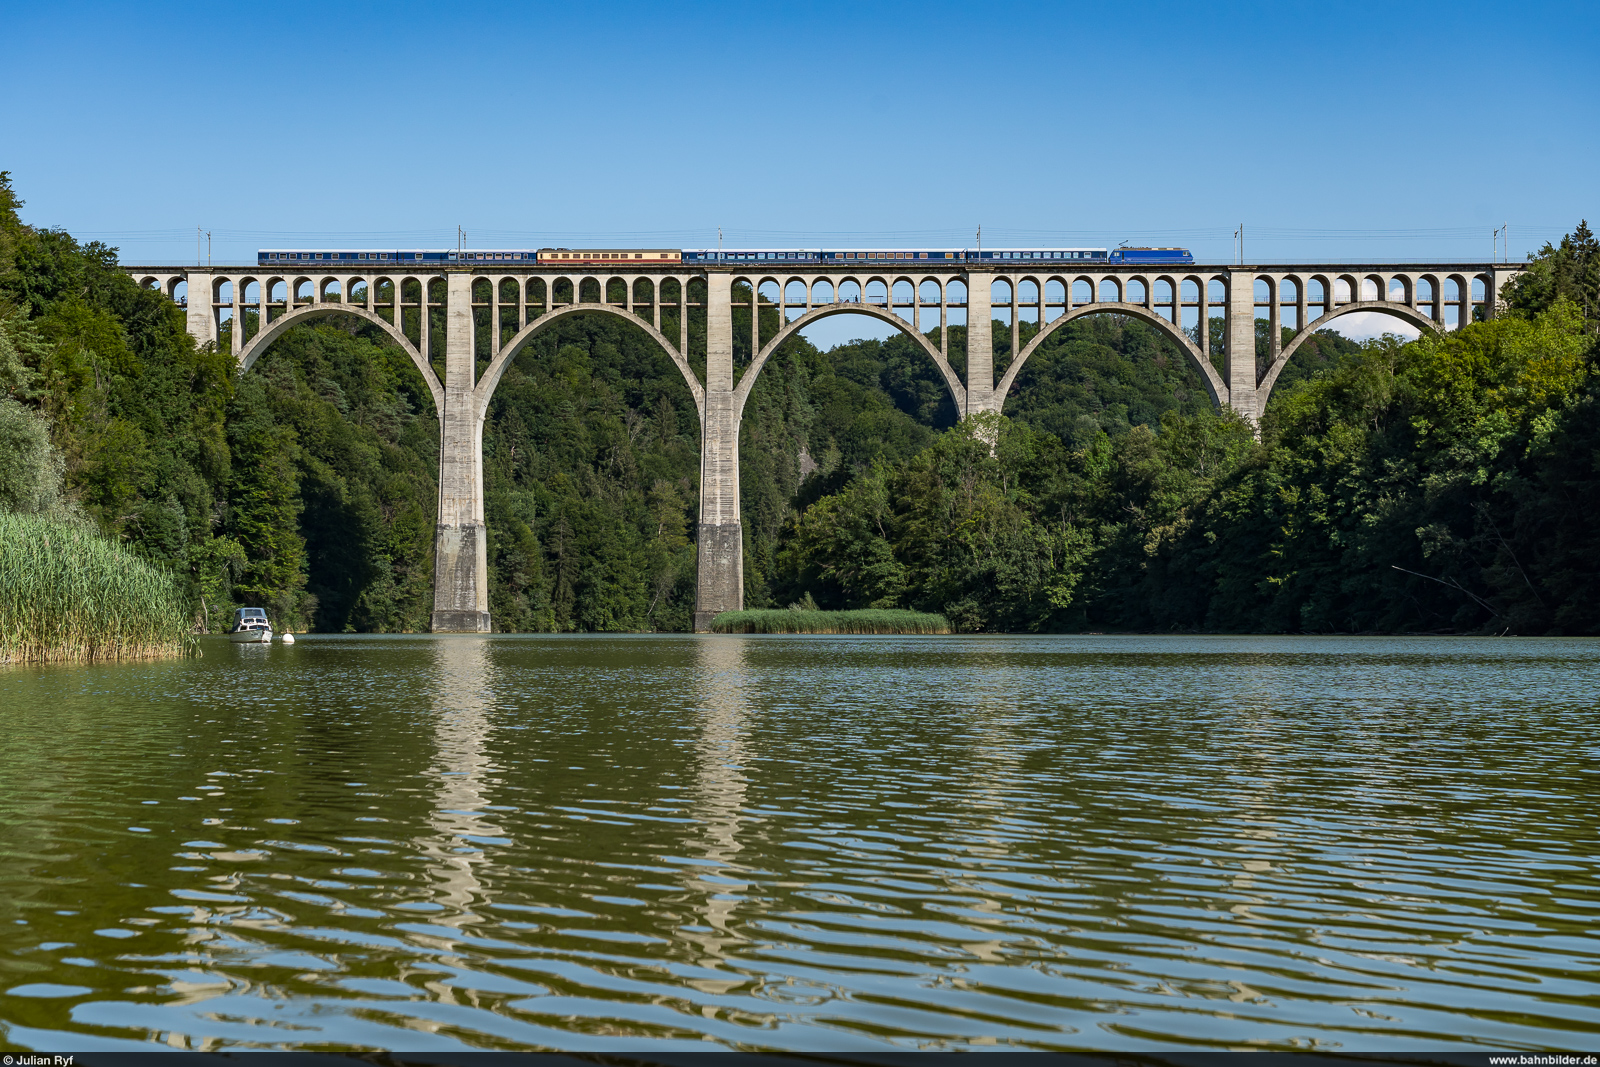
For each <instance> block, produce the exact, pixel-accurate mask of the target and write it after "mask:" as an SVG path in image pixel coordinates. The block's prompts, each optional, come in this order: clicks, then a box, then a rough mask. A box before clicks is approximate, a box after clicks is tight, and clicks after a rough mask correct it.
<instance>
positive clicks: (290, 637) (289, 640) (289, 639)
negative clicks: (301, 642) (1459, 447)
mask: <svg viewBox="0 0 1600 1067" xmlns="http://www.w3.org/2000/svg"><path fill="white" fill-rule="evenodd" d="M283 643H284V644H286V645H292V644H294V634H284V635H283Z"/></svg>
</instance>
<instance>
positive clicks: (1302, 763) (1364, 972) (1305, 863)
mask: <svg viewBox="0 0 1600 1067" xmlns="http://www.w3.org/2000/svg"><path fill="white" fill-rule="evenodd" d="M204 648H205V655H204V657H203V658H201V659H196V660H189V661H183V662H175V663H163V664H155V665H121V666H105V667H92V668H85V667H53V668H46V669H40V668H32V669H9V670H5V669H0V770H3V773H4V782H5V788H4V791H3V795H0V813H3V814H0V819H3V821H0V834H3V836H0V968H3V969H0V1041H3V1044H4V1045H5V1046H8V1047H9V1048H11V1049H18V1048H32V1049H37V1050H49V1051H66V1050H93V1049H114V1048H127V1049H130V1050H139V1049H150V1048H152V1047H159V1045H152V1042H154V1043H159V1044H165V1045H170V1046H174V1047H188V1048H229V1047H281V1048H320V1049H373V1048H386V1049H398V1050H409V1051H424V1050H441V1051H442V1050H452V1049H454V1050H461V1049H468V1048H472V1049H504V1048H553V1049H570V1050H592V1051H601V1052H616V1053H639V1052H669V1051H688V1050H705V1049H707V1048H708V1047H714V1046H716V1045H720V1046H726V1047H738V1048H751V1049H758V1048H759V1049H788V1050H815V1051H821V1050H835V1051H837V1050H873V1049H877V1050H886V1051H887V1050H896V1049H899V1050H913V1049H927V1048H938V1049H961V1048H983V1047H1020V1048H1033V1049H1106V1050H1110V1049H1118V1050H1149V1051H1156V1050H1170V1049H1177V1048H1183V1049H1205V1048H1244V1047H1263V1046H1265V1047H1279V1048H1302V1049H1309V1048H1328V1049H1341V1050H1345V1051H1358V1050H1377V1051H1406V1050H1425V1049H1442V1048H1445V1047H1460V1046H1474V1045H1476V1046H1488V1047H1541V1048H1558V1049H1567V1050H1578V1049H1594V1048H1595V1047H1596V1046H1600V840H1597V838H1600V777H1597V774H1596V767H1597V759H1596V758H1597V756H1600V643H1596V642H1584V641H1540V640H1502V641H1495V640H1452V639H1417V640H1405V639H1333V640H1323V639H1310V638H1283V639H1276V638H1273V639H1262V638H1118V637H1071V638H1028V637H974V638H962V637H949V638H942V637H941V638H929V637H922V638H894V637H884V638H834V637H818V638H773V637H701V638H690V637H587V638H548V637H495V638H476V637H437V638H436V637H381V638H363V637H317V636H311V637H307V638H304V639H303V640H302V641H301V642H300V643H299V644H297V645H295V646H293V647H282V646H276V645H275V646H272V647H266V648H263V647H243V646H234V645H229V644H227V643H226V642H222V641H208V642H207V643H206V644H205V646H204ZM708 1042H709V1043H713V1044H712V1045H708Z"/></svg>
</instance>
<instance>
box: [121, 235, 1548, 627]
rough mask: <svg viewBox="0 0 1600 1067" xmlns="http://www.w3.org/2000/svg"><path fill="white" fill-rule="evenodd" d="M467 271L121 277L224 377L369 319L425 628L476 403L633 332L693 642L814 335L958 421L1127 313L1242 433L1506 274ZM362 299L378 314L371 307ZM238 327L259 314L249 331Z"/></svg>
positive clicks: (476, 503)
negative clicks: (1377, 340)
mask: <svg viewBox="0 0 1600 1067" xmlns="http://www.w3.org/2000/svg"><path fill="white" fill-rule="evenodd" d="M476 255H477V256H478V258H476V259H473V260H472V261H470V262H460V263H452V264H450V265H448V266H446V267H443V268H442V269H441V268H436V267H433V266H431V265H430V267H428V268H427V269H422V268H421V265H419V266H418V268H417V269H415V270H407V269H405V267H404V265H403V264H399V263H392V262H391V263H384V264H382V265H381V266H380V265H379V264H373V267H372V269H371V270H370V271H366V272H357V271H352V270H350V269H349V268H350V266H352V265H351V264H347V263H341V264H339V265H338V267H337V268H335V266H334V264H332V263H329V264H326V265H325V269H318V266H317V264H316V263H314V262H305V263H297V264H294V265H288V264H273V265H270V266H260V267H204V268H201V267H137V266H134V267H124V268H123V269H124V270H125V271H126V272H127V273H129V274H130V275H132V276H133V277H134V279H135V280H136V281H138V282H139V283H140V284H142V285H144V286H147V287H151V288H158V289H160V290H162V291H163V292H165V293H166V294H167V295H168V296H170V297H173V298H174V299H181V300H183V301H184V302H185V303H186V305H187V309H188V310H187V314H188V328H189V332H190V333H191V334H192V335H193V336H194V337H195V340H196V341H197V342H198V343H201V344H208V343H210V344H215V343H217V342H218V341H219V339H220V338H221V336H222V332H223V323H224V322H225V321H227V322H231V323H234V324H239V323H243V324H245V326H246V328H245V329H238V328H233V327H232V326H230V327H229V329H228V331H227V332H228V336H229V338H230V343H231V346H232V350H233V354H234V355H235V356H236V357H237V359H238V364H239V371H240V373H243V372H245V371H247V370H249V369H250V366H251V365H252V364H253V363H255V361H256V360H257V359H259V358H260V356H261V354H262V353H263V352H264V351H265V350H266V349H267V347H268V346H269V345H271V344H272V342H273V341H274V340H275V339H276V338H277V337H278V336H279V335H280V334H282V333H283V332H284V331H285V330H287V329H288V328H289V327H291V326H293V325H295V324H296V323H299V322H305V321H309V320H312V319H316V318H320V317H324V316H329V315H346V316H354V317H356V318H360V319H365V320H366V321H368V322H371V323H372V324H374V325H375V326H377V327H379V328H380V329H382V330H383V331H384V332H385V333H386V334H388V335H389V337H390V338H391V339H392V340H393V341H394V343H395V344H396V345H397V346H399V347H400V348H402V349H403V350H404V351H405V352H406V354H407V355H409V356H410V357H411V361H412V362H413V363H414V364H416V367H417V371H418V372H419V373H420V374H421V375H422V378H423V380H424V381H425V382H427V385H428V389H429V390H430V392H431V393H432V394H433V402H434V407H435V409H436V411H437V412H438V415H439V426H440V464H439V513H438V527H437V537H436V542H435V543H436V555H435V566H434V610H433V618H432V625H433V629H434V631H436V632H467V633H484V632H488V631H489V630H490V618H489V589H488V560H487V545H486V537H485V529H484V512H483V501H484V494H483V424H484V419H485V417H486V415H487V413H488V410H489V400H490V397H491V396H492V395H493V394H494V390H495V386H496V385H497V384H498V383H499V381H500V378H501V376H502V374H504V372H505V369H506V367H507V366H509V364H510V362H511V361H512V360H513V359H515V358H516V356H517V354H518V352H520V351H521V350H522V349H523V348H524V347H525V346H526V345H527V344H528V342H529V341H531V340H532V339H533V338H534V337H535V336H536V335H537V334H539V333H540V332H541V331H543V330H545V329H547V328H548V327H550V326H551V325H552V324H554V323H556V322H558V321H559V320H561V319H562V318H565V317H567V316H569V315H576V314H604V315H613V316H617V317H619V318H621V319H624V320H626V321H627V322H629V323H632V324H633V325H634V326H636V327H638V328H639V329H640V330H642V331H644V332H645V333H647V334H649V335H650V337H651V338H652V340H654V341H655V343H656V344H657V345H659V346H660V347H661V350H662V351H663V352H664V353H665V354H666V355H667V357H668V358H670V359H671V360H672V362H673V364H674V365H675V366H676V367H677V369H678V372H679V373H680V374H681V375H682V376H683V380H684V384H685V385H686V386H687V387H688V389H689V392H690V393H691V394H692V395H693V397H694V402H695V408H696V410H697V411H698V413H699V417H700V434H701V447H700V517H699V527H698V537H697V540H698V551H699V562H698V591H697V595H696V602H695V613H694V620H695V629H696V630H697V631H703V630H707V629H709V628H710V622H711V619H712V618H713V617H714V616H715V615H716V614H717V613H718V612H721V611H728V610H735V609H738V608H740V607H742V606H743V603H744V566H743V555H744V553H743V532H742V529H741V527H740V519H739V424H740V419H741V416H742V414H743V411H744V405H745V401H746V400H747V399H748V397H749V395H750V391H751V388H752V387H753V386H754V384H755V382H756V378H757V376H758V375H759V374H760V372H761V369H762V367H763V366H764V365H765V364H766V362H767V360H768V359H770V358H771V356H772V354H773V353H774V352H775V351H777V349H778V347H779V346H780V345H781V344H782V343H783V342H784V341H785V340H786V339H788V338H789V337H790V336H791V335H792V334H794V333H795V332H797V331H798V330H801V329H803V328H804V327H806V326H808V325H810V324H811V323H813V322H816V321H817V320H819V319H822V318H825V317H827V316H829V315H839V314H864V315H869V316H872V317H874V318H878V319H881V320H883V321H885V322H887V323H889V324H891V325H892V326H894V327H896V328H898V329H900V330H901V331H903V332H904V333H906V334H907V335H908V336H909V337H910V338H911V339H912V340H913V341H915V342H916V343H917V344H918V345H920V346H921V348H922V349H923V351H924V352H925V353H926V354H927V356H928V358H929V359H930V360H931V361H932V362H933V364H934V366H935V367H937V368H938V370H939V373H940V375H941V376H942V378H943V380H944V383H945V385H946V387H947V388H948V389H949V391H950V395H951V397H952V398H954V400H955V405H956V410H957V411H959V412H960V413H961V414H962V417H966V416H968V415H972V414H976V413H979V412H989V411H992V412H999V411H1000V410H1001V408H1002V406H1003V405H1004V403H1005V398H1006V395H1007V394H1008V393H1009V391H1010V390H1011V388H1012V386H1013V385H1014V383H1015V382H1016V379H1017V375H1018V373H1019V372H1020V371H1021V370H1022V368H1023V366H1024V365H1025V364H1026V363H1027V361H1028V358H1029V357H1030V356H1031V355H1032V354H1033V353H1034V352H1035V351H1037V350H1038V348H1039V346H1040V345H1041V344H1042V343H1043V342H1044V341H1045V339H1046V338H1047V337H1049V336H1050V334H1051V333H1053V332H1054V331H1055V330H1057V329H1059V328H1060V327H1061V326H1062V325H1064V324H1065V323H1068V322H1071V321H1072V320H1073V319H1076V318H1080V317H1082V316H1084V315H1089V314H1099V313H1107V312H1109V313H1113V314H1119V315H1127V316H1130V317H1133V318H1136V319H1140V320H1142V321H1144V322H1147V323H1149V324H1151V325H1152V326H1154V327H1156V328H1157V329H1159V330H1162V331H1163V332H1165V333H1166V334H1167V335H1168V336H1169V337H1170V338H1171V339H1172V341H1173V342H1174V343H1175V344H1176V345H1177V346H1178V348H1179V349H1181V350H1182V351H1183V352H1184V353H1185V355H1187V357H1188V358H1189V360H1190V362H1191V363H1192V364H1193V366H1194V368H1195V370H1196V372H1197V373H1198V375H1199V377H1200V379H1201V380H1202V381H1203V382H1204V383H1205V386H1206V389H1207V391H1208V392H1209V393H1210V395H1211V398H1212V400H1213V401H1214V402H1215V403H1216V404H1218V405H1219V406H1225V407H1229V408H1232V409H1233V410H1235V411H1237V412H1238V413H1239V414H1241V415H1243V416H1244V417H1245V418H1247V419H1250V420H1252V421H1254V420H1256V419H1258V418H1259V417H1260V416H1261V414H1262V412H1263V411H1264V410H1265V409H1266V402H1267V397H1268V395H1269V394H1270V393H1271V391H1272V386H1273V383H1274V382H1275V381H1276V380H1277V378H1278V374H1279V372H1280V371H1281V370H1282V369H1283V367H1284V366H1285V364H1287V363H1288V361H1289V358H1290V357H1291V356H1293V355H1294V352H1295V350H1296V349H1297V348H1298V347H1299V345H1300V343H1301V342H1302V341H1303V340H1304V339H1305V338H1307V337H1309V336H1311V334H1312V333H1314V332H1315V331H1317V330H1319V329H1321V328H1322V327H1323V326H1325V325H1327V324H1328V323H1329V322H1331V321H1332V320H1334V319H1336V318H1338V317H1340V316H1342V315H1348V314H1351V313H1354V312H1379V313H1382V314H1385V315H1389V316H1392V317H1394V318H1396V319H1399V320H1401V321H1403V322H1408V323H1410V324H1412V325H1414V326H1417V327H1419V328H1422V329H1443V328H1445V327H1447V326H1449V325H1451V324H1454V323H1461V322H1471V321H1473V319H1474V318H1476V317H1489V316H1492V315H1493V314H1494V313H1495V310H1496V307H1497V304H1498V301H1499V295H1500V292H1501V289H1502V287H1503V286H1504V285H1505V284H1506V282H1507V281H1509V280H1510V279H1511V278H1512V277H1513V276H1515V274H1516V273H1517V272H1518V270H1519V269H1520V268H1519V267H1518V266H1516V265H1514V264H1484V263H1478V264H1462V263H1456V264H1434V265H1426V266H1423V265H1403V266H1400V265H1387V266H1385V265H1380V264H1368V265H1363V266H1351V265H1344V266H1328V265H1321V266H1319V265H1295V266H1237V265H1228V266H1199V265H1193V266H1190V265H1185V266H1160V267H1154V266H1131V265H1130V266H1112V265H1106V264H1097V265H1095V266H1093V267H1092V268H1090V267H1089V265H1088V264H1082V265H1081V268H1080V265H1077V264H1071V263H1067V262H1029V261H1026V260H1019V261H1017V262H1015V263H995V264H993V265H990V264H985V265H984V266H983V267H982V268H979V267H977V266H975V265H972V264H967V263H949V264H940V263H935V262H928V263H917V262H911V261H909V257H911V256H912V255H913V253H904V252H901V253H889V252H885V253H881V254H878V255H877V256H876V258H875V259H874V260H869V261H867V262H862V263H850V264H846V265H835V266H825V267H818V266H802V265H800V264H787V265H786V264H783V263H779V262H760V261H750V262H738V261H735V262H727V263H719V264H717V265H715V266H710V267H706V268H701V267H698V266H696V267H693V268H684V267H683V266H681V265H664V266H661V267H659V268H657V267H654V266H648V267H647V266H644V265H642V264H641V265H638V266H630V265H629V264H627V263H624V262H620V261H618V262H604V261H600V262H594V263H583V264H581V265H578V264H574V265H572V266H568V265H566V264H562V265H560V266H559V267H557V266H538V265H534V264H527V263H511V262H496V261H495V260H494V255H493V253H480V254H476ZM750 255H752V256H753V255H754V254H750ZM618 258H619V260H620V256H619V257H618ZM901 260H907V261H905V262H901ZM180 287H181V288H182V289H183V290H184V293H183V294H182V295H181V296H180V294H179V289H180ZM360 290H364V294H361V293H360V292H359V291H360ZM380 292H385V293H387V294H388V295H387V297H385V298H384V299H382V300H380V299H379V297H380ZM663 307H665V308H667V309H668V311H669V313H670V314H671V317H672V318H674V319H676V321H677V326H678V328H677V329H676V330H675V331H674V332H675V333H676V334H677V336H676V337H668V336H667V335H666V334H664V333H663V332H662V311H663ZM735 307H740V308H751V309H752V311H753V312H756V313H753V314H752V315H751V316H750V319H751V337H750V352H751V353H752V356H753V358H752V359H751V361H750V363H749V364H748V366H745V367H744V368H742V373H740V372H739V371H736V368H735V365H734V341H733V330H734V316H733V312H734V309H735ZM484 310H487V312H488V317H489V321H490V322H491V323H498V324H500V329H498V330H495V329H492V328H491V330H490V333H491V337H490V338H489V342H490V343H489V346H488V347H489V353H490V356H491V358H490V361H489V363H488V365H487V366H486V367H485V368H484V369H483V371H482V373H478V372H477V359H476V352H477V349H478V345H477V329H478V327H477V320H478V318H479V315H478V313H479V312H481V311H484ZM250 311H254V312H255V313H256V314H255V315H254V316H249V315H247V314H246V313H247V312H250ZM773 311H775V312H776V318H777V322H778V326H777V328H776V329H775V330H773V329H768V330H763V329H762V325H761V319H762V315H761V314H760V312H773ZM433 312H442V313H443V320H444V323H445V328H444V337H443V339H442V340H443V346H442V348H443V366H444V376H443V380H441V379H440V377H439V375H438V374H436V373H435V371H434V365H433V362H432V361H431V360H430V358H429V357H430V356H434V355H437V354H438V353H439V350H440V345H439V343H438V342H439V340H440V339H439V338H437V337H430V318H432V317H433V316H432V314H431V313H433ZM691 312H694V313H696V314H697V315H698V314H703V316H704V323H705V336H706V342H705V345H706V350H705V353H704V356H705V363H704V366H705V372H704V377H703V380H702V377H701V375H699V374H698V373H696V371H695V370H694V368H693V366H692V362H691V357H690V351H689V321H690V313H691ZM1219 313H1220V317H1221V318H1222V319H1223V320H1224V323H1225V327H1224V337H1225V342H1224V346H1223V347H1224V351H1223V353H1221V355H1222V356H1223V370H1222V372H1221V373H1218V371H1217V369H1216V367H1215V366H1214V365H1213V363H1212V359H1211V355H1212V354H1211V351H1210V330H1209V329H1206V328H1202V329H1199V330H1196V331H1195V334H1196V335H1197V336H1198V341H1195V340H1191V337H1190V334H1189V332H1188V330H1187V329H1185V327H1187V326H1192V325H1193V324H1195V323H1201V322H1208V321H1209V320H1210V319H1212V318H1215V317H1218V316H1219ZM1022 315H1027V316H1029V318H1027V319H1024V320H1022V321H1024V322H1031V323H1035V324H1036V327H1035V332H1033V333H1032V335H1031V336H1030V337H1028V338H1027V340H1026V343H1025V344H1023V346H1022V348H1021V350H1020V351H1019V352H1017V353H1016V354H1015V355H1014V357H1013V358H1011V359H1010V361H1009V364H1008V365H1007V366H1006V367H1005V369H1004V373H1003V374H1002V375H1001V377H1000V380H999V381H998V382H996V381H995V359H994V338H993V329H992V325H993V322H994V321H995V318H996V316H1009V322H1010V323H1012V324H1013V326H1014V327H1015V324H1017V323H1018V322H1019V316H1022ZM1258 316H1260V317H1263V318H1265V319H1267V320H1268V321H1269V322H1270V323H1271V324H1272V330H1271V346H1272V359H1271V362H1270V364H1269V365H1268V366H1267V368H1266V370H1265V371H1264V373H1259V374H1258V373H1257V365H1256V339H1255V322H1256V319H1257V317H1258ZM771 317H772V316H770V315H769V316H768V318H771ZM935 317H936V319H937V321H936V322H935ZM251 319H253V320H254V321H253V322H252V321H250V320H251ZM1286 320H1288V321H1286ZM963 323H964V324H965V326H966V328H967V337H966V348H967V351H966V357H967V359H966V375H965V379H964V380H963V378H962V376H961V375H958V374H957V373H956V372H955V370H954V368H953V367H952V366H951V363H950V331H949V329H948V327H950V326H952V325H961V324H963ZM1281 326H1290V327H1292V328H1294V329H1295V330H1296V331H1297V332H1296V333H1295V334H1294V336H1293V337H1292V339H1291V340H1290V341H1289V342H1288V343H1287V344H1281V343H1280V338H1281V336H1282V330H1281V329H1280V328H1279V327H1281ZM413 327H414V328H413ZM1016 332H1017V333H1018V334H1019V335H1021V334H1022V333H1025V332H1026V331H1016ZM930 337H936V338H937V340H936V341H935V340H931V339H930Z"/></svg>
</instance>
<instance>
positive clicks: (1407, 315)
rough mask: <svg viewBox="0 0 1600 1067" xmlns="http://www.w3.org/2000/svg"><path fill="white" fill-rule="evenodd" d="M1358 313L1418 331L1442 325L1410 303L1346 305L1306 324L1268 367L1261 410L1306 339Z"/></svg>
mask: <svg viewBox="0 0 1600 1067" xmlns="http://www.w3.org/2000/svg"><path fill="white" fill-rule="evenodd" d="M1357 311H1375V312H1379V313H1381V314H1384V315H1389V316H1391V317H1393V318H1396V319H1399V320H1400V321H1401V322H1407V323H1410V324H1411V325H1413V326H1416V327H1417V328H1419V329H1421V330H1424V331H1427V330H1437V329H1438V328H1439V324H1438V323H1437V322H1435V321H1434V320H1432V319H1430V318H1429V317H1428V316H1426V315H1424V314H1423V313H1422V312H1420V311H1418V310H1417V309H1416V308H1414V307H1412V306H1411V305H1409V304H1397V303H1395V302H1394V301H1392V300H1358V301H1355V302H1354V303H1350V304H1344V305H1342V306H1340V307H1337V308H1334V309H1333V310H1332V311H1330V312H1328V313H1327V314H1325V315H1323V316H1322V317H1321V318H1318V319H1316V320H1314V321H1313V322H1311V323H1309V324H1307V326H1306V328H1305V329H1303V330H1301V331H1300V332H1299V333H1297V334H1295V335H1294V337H1293V338H1292V339H1291V340H1290V341H1289V343H1288V344H1286V345H1284V346H1283V351H1282V352H1279V353H1278V358H1276V359H1274V360H1273V361H1272V366H1270V367H1268V368H1267V373H1266V374H1264V375H1262V377H1261V384H1260V385H1258V386H1256V396H1257V397H1258V398H1259V399H1258V401H1257V402H1258V403H1259V404H1260V405H1261V410H1262V411H1265V410H1266V407H1267V397H1269V396H1271V395H1272V385H1273V383H1274V382H1276V381H1277V380H1278V374H1279V373H1280V372H1281V371H1282V370H1283V368H1284V367H1286V366H1288V365H1289V360H1290V358H1291V357H1292V356H1293V355H1294V354H1295V353H1296V352H1297V351H1299V349H1300V345H1301V343H1302V342H1304V341H1305V339H1306V338H1308V337H1310V336H1311V335H1312V334H1314V333H1316V332H1317V331H1318V330H1320V329H1322V327H1324V326H1326V325H1327V324H1328V323H1330V322H1332V321H1333V320H1334V319H1336V318H1338V317H1339V316H1340V315H1349V314H1351V313H1353V312H1357Z"/></svg>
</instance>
